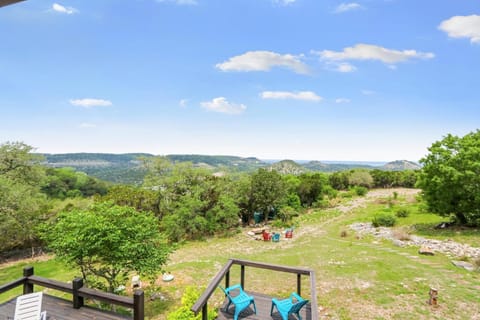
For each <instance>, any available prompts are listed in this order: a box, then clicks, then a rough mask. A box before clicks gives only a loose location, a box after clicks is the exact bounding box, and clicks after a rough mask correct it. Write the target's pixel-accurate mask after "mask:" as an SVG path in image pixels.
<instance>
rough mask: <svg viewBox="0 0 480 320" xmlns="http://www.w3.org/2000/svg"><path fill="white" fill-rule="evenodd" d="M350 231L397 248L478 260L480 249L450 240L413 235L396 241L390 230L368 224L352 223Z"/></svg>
mask: <svg viewBox="0 0 480 320" xmlns="http://www.w3.org/2000/svg"><path fill="white" fill-rule="evenodd" d="M350 229H352V230H355V231H356V232H357V233H358V234H359V235H373V236H374V237H375V238H379V239H387V240H391V241H392V242H393V243H394V244H395V245H397V246H419V247H423V248H429V249H431V250H432V251H433V252H440V253H443V254H446V255H447V256H450V257H456V258H459V257H461V258H469V259H480V248H475V247H471V246H470V245H468V244H463V243H458V242H455V241H452V240H450V239H449V240H445V241H442V240H435V239H426V238H422V237H419V236H415V235H410V236H409V237H408V238H409V239H397V237H396V235H395V232H394V230H392V229H391V228H386V227H379V228H375V227H373V225H372V224H371V223H369V222H367V223H354V224H352V225H350Z"/></svg>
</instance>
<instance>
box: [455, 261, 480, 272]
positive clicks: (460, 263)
mask: <svg viewBox="0 0 480 320" xmlns="http://www.w3.org/2000/svg"><path fill="white" fill-rule="evenodd" d="M452 263H453V265H454V266H456V267H459V268H463V269H465V270H467V271H475V266H474V265H473V264H471V263H470V262H466V261H456V260H452Z"/></svg>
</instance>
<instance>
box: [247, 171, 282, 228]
mask: <svg viewBox="0 0 480 320" xmlns="http://www.w3.org/2000/svg"><path fill="white" fill-rule="evenodd" d="M251 183H252V185H251V195H252V202H253V203H252V204H253V208H254V210H256V211H259V212H262V213H263V215H264V217H265V222H267V221H268V215H269V213H270V212H272V211H275V210H276V209H279V207H280V205H281V203H282V202H283V201H284V199H285V197H286V195H287V188H286V185H285V183H284V181H283V179H282V176H281V175H280V174H279V173H278V172H277V171H275V170H271V171H269V170H265V169H258V171H257V172H256V173H254V174H253V175H252V180H251Z"/></svg>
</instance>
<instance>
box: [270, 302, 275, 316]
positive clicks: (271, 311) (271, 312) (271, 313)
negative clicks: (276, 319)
mask: <svg viewBox="0 0 480 320" xmlns="http://www.w3.org/2000/svg"><path fill="white" fill-rule="evenodd" d="M274 306H275V305H274V304H273V302H272V308H271V309H270V316H272V315H273V307H274Z"/></svg>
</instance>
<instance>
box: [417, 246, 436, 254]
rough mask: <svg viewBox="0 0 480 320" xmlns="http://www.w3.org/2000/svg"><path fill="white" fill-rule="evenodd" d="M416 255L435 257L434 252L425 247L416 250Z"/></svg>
mask: <svg viewBox="0 0 480 320" xmlns="http://www.w3.org/2000/svg"><path fill="white" fill-rule="evenodd" d="M418 253H419V254H423V255H426V256H434V255H435V252H433V250H432V249H431V248H429V247H425V246H422V247H420V249H419V250H418Z"/></svg>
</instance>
